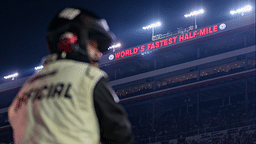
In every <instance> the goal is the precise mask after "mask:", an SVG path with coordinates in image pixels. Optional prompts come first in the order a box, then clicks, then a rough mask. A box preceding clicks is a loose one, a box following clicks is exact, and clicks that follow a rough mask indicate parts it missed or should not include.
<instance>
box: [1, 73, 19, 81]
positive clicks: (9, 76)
mask: <svg viewBox="0 0 256 144" xmlns="http://www.w3.org/2000/svg"><path fill="white" fill-rule="evenodd" d="M18 75H19V74H18V73H17V72H16V73H14V74H11V75H8V76H4V79H9V78H12V80H14V78H15V77H17V76H18Z"/></svg>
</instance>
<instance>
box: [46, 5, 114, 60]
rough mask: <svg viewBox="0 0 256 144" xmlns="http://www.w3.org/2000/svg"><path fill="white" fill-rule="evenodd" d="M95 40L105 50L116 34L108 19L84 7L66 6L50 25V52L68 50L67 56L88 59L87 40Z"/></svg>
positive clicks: (102, 50) (48, 37) (48, 36)
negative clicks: (112, 30)
mask: <svg viewBox="0 0 256 144" xmlns="http://www.w3.org/2000/svg"><path fill="white" fill-rule="evenodd" d="M89 39H90V40H95V41H97V43H98V49H99V51H101V52H104V51H106V50H107V49H108V47H109V46H110V45H111V44H112V43H113V41H114V39H115V35H114V34H113V33H112V32H111V31H110V30H109V27H108V24H107V22H106V20H104V19H101V18H100V17H99V16H98V15H96V14H94V13H93V12H91V11H88V10H85V9H82V8H65V9H63V10H61V11H60V12H59V13H57V14H56V15H55V16H54V17H53V19H52V21H51V23H50V24H49V27H48V34H47V42H48V49H49V51H50V53H62V52H66V53H67V56H70V57H73V58H76V59H81V60H83V61H86V60H85V59H88V58H87V57H88V52H87V48H86V42H87V40H89Z"/></svg>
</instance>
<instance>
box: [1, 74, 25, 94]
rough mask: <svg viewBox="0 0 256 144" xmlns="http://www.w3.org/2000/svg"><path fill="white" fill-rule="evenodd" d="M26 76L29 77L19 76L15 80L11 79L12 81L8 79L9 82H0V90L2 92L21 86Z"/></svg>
mask: <svg viewBox="0 0 256 144" xmlns="http://www.w3.org/2000/svg"><path fill="white" fill-rule="evenodd" d="M28 78H29V77H24V78H20V79H17V80H13V81H9V82H6V83H2V84H0V92H4V91H8V90H12V89H15V88H18V87H21V86H22V85H23V84H24V83H25V81H26V80H27V79H28Z"/></svg>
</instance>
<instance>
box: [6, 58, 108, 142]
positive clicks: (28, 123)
mask: <svg viewBox="0 0 256 144" xmlns="http://www.w3.org/2000/svg"><path fill="white" fill-rule="evenodd" d="M106 76H107V74H106V73H105V72H103V71H102V70H100V69H98V68H96V67H93V66H92V65H90V64H88V63H84V62H78V61H74V60H65V59H64V60H57V61H53V62H50V63H49V64H47V65H45V67H44V68H43V70H41V71H40V72H38V73H36V74H35V75H33V76H32V77H31V78H30V79H29V80H28V81H27V82H26V83H25V84H24V85H23V87H22V88H21V90H20V91H19V93H18V94H17V96H16V97H15V99H14V100H13V102H12V104H11V106H10V107H9V110H8V116H9V121H10V124H11V126H12V128H13V132H14V141H15V143H18V144H32V143H33V144H34V143H40V144H50V143H54V144H98V143H99V139H100V132H99V124H98V119H97V116H96V113H95V109H94V103H93V91H94V88H95V85H96V84H97V82H98V81H99V80H100V79H101V78H102V77H106Z"/></svg>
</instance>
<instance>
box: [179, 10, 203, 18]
mask: <svg viewBox="0 0 256 144" xmlns="http://www.w3.org/2000/svg"><path fill="white" fill-rule="evenodd" d="M202 13H204V10H203V9H200V10H198V11H193V12H191V13H189V14H185V15H184V16H185V17H191V16H196V15H199V14H202Z"/></svg>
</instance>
